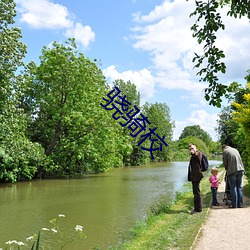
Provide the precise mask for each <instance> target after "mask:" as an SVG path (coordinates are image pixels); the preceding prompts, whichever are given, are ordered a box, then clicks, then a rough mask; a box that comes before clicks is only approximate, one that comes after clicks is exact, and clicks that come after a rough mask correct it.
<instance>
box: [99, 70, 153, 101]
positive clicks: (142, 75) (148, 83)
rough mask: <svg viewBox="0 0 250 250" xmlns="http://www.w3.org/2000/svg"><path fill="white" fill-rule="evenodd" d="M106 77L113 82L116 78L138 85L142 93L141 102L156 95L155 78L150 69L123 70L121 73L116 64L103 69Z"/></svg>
mask: <svg viewBox="0 0 250 250" xmlns="http://www.w3.org/2000/svg"><path fill="white" fill-rule="evenodd" d="M103 74H104V76H105V77H106V78H108V79H109V80H110V82H113V81H114V80H116V79H122V80H124V81H125V82H127V81H130V82H131V83H134V84H135V85H136V88H137V90H138V91H139V92H140V94H141V103H144V102H145V101H146V100H147V99H148V98H150V97H151V96H153V95H154V78H153V76H152V75H151V72H150V71H149V70H148V69H145V68H144V69H142V70H140V71H132V70H128V71H123V72H121V73H119V72H118V71H117V69H116V67H115V66H114V65H111V66H109V67H108V68H106V69H104V70H103Z"/></svg>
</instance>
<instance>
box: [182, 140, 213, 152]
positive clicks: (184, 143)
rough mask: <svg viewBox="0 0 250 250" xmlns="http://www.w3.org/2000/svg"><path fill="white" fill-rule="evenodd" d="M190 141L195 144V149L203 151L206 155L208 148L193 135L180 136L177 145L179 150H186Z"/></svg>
mask: <svg viewBox="0 0 250 250" xmlns="http://www.w3.org/2000/svg"><path fill="white" fill-rule="evenodd" d="M190 143H193V144H195V145H196V147H197V149H198V150H200V151H201V152H203V153H204V154H206V155H208V154H209V150H208V148H207V146H206V144H205V143H204V142H203V141H202V140H201V139H199V138H197V137H195V136H187V137H185V138H182V139H180V140H179V141H178V147H179V149H180V150H186V152H188V145H189V144H190Z"/></svg>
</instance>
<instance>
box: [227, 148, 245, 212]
mask: <svg viewBox="0 0 250 250" xmlns="http://www.w3.org/2000/svg"><path fill="white" fill-rule="evenodd" d="M222 151H223V155H222V157H223V165H224V167H225V169H226V171H227V178H228V181H229V186H230V192H231V197H232V205H231V206H229V207H230V208H237V207H239V208H241V207H243V196H242V177H243V174H244V165H243V163H242V159H241V156H240V153H239V151H238V150H237V149H236V148H233V147H230V146H228V145H223V146H222Z"/></svg>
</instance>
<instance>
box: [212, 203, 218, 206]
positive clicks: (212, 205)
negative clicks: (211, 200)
mask: <svg viewBox="0 0 250 250" xmlns="http://www.w3.org/2000/svg"><path fill="white" fill-rule="evenodd" d="M219 205H220V204H219V203H216V204H212V206H219Z"/></svg>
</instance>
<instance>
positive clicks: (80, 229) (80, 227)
mask: <svg viewBox="0 0 250 250" xmlns="http://www.w3.org/2000/svg"><path fill="white" fill-rule="evenodd" d="M82 229H83V226H80V225H76V226H75V230H76V231H81V232H82Z"/></svg>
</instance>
